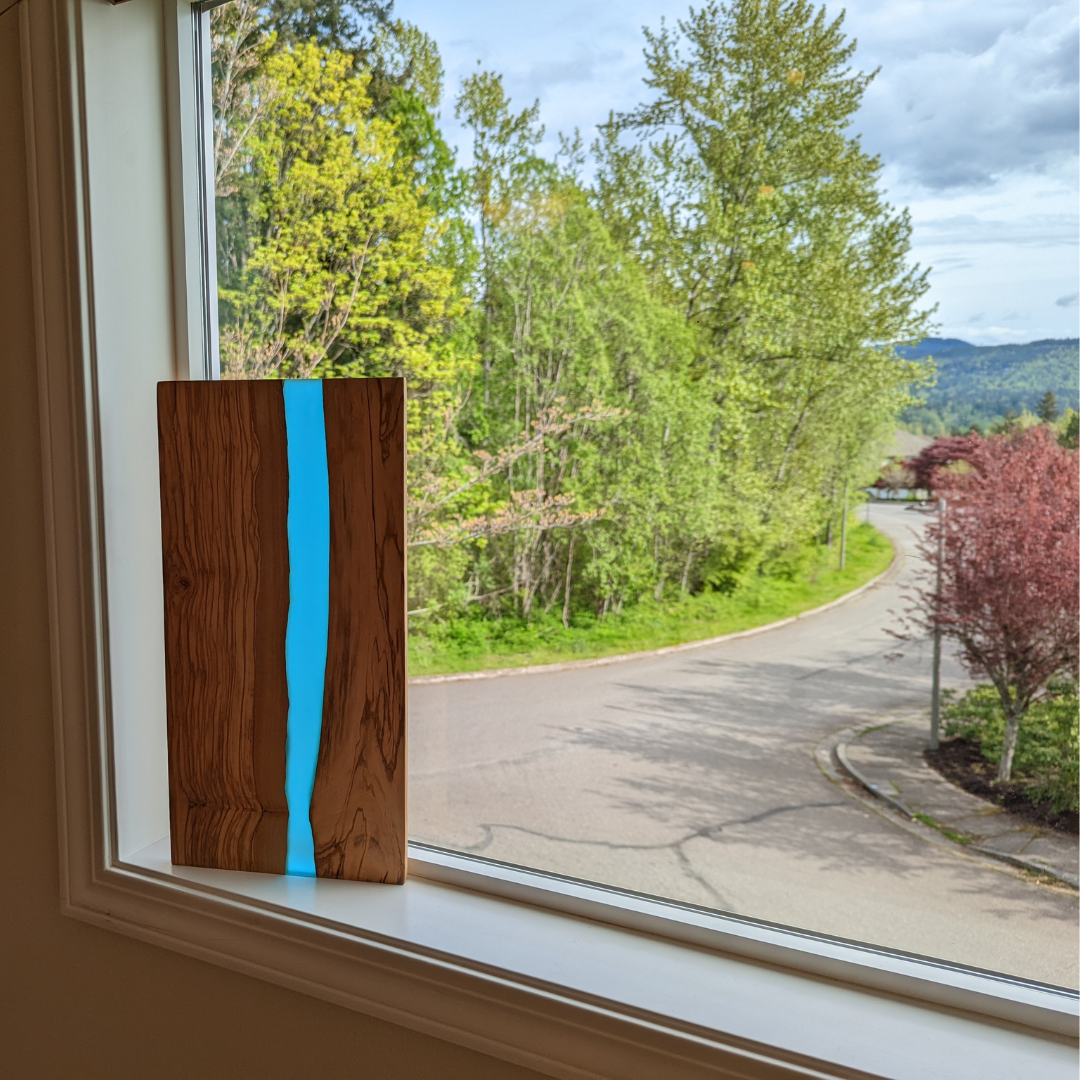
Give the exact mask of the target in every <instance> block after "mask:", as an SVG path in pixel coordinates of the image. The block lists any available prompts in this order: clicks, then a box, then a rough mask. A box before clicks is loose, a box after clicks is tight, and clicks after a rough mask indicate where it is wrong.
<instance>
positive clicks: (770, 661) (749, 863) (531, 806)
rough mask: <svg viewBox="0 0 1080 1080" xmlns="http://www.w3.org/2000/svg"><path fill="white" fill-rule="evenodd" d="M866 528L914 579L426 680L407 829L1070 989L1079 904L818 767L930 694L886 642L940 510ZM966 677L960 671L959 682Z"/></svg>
mask: <svg viewBox="0 0 1080 1080" xmlns="http://www.w3.org/2000/svg"><path fill="white" fill-rule="evenodd" d="M871 520H872V521H873V523H874V524H876V525H877V526H878V527H879V528H880V529H882V531H884V532H886V533H887V534H888V535H889V536H890V537H891V538H892V540H893V542H894V543H895V544H896V545H897V547H898V549H899V550H900V551H901V552H903V554H904V558H903V561H902V564H901V566H900V568H899V571H898V572H896V573H894V574H893V575H892V576H891V578H890V579H888V580H886V581H884V582H882V583H880V584H879V585H877V586H875V587H874V588H872V589H870V590H868V591H867V592H865V593H863V594H862V595H860V596H858V597H856V598H854V599H853V600H851V601H849V602H847V603H844V604H841V605H839V606H838V607H836V608H833V609H831V610H829V611H826V612H823V613H821V614H820V615H814V616H811V617H809V618H807V619H805V620H800V621H799V622H797V623H794V624H791V625H788V626H784V627H780V628H778V629H776V630H772V631H768V632H766V633H763V634H760V635H757V636H754V637H749V638H743V639H741V640H736V641H731V642H728V643H726V644H722V645H713V646H708V647H703V648H700V649H695V650H691V651H687V652H682V653H675V654H670V655H667V656H662V657H646V658H642V659H635V660H631V661H624V662H621V663H616V664H611V665H607V666H601V667H592V668H578V669H576V670H569V671H558V672H550V673H544V674H533V675H525V676H501V677H495V678H488V679H477V680H470V681H459V682H446V683H435V684H419V685H413V686H412V687H411V688H410V703H409V713H410V716H409V724H410V754H411V764H410V771H409V783H410V794H409V814H410V822H409V824H410V829H409V832H410V836H411V837H412V838H413V839H415V840H420V841H424V842H428V843H432V844H437V845H439V846H442V847H449V848H454V849H456V850H460V851H467V852H472V853H475V854H482V855H485V856H488V857H490V858H493V859H500V860H503V861H506V862H512V863H518V864H521V865H526V866H532V867H537V868H539V869H542V870H548V871H552V872H554V873H560V874H567V875H570V876H573V877H579V878H587V879H590V880H593V881H599V882H604V883H606V884H612V885H616V886H621V887H624V888H629V889H634V890H637V891H640V892H647V893H653V894H656V895H659V896H666V897H672V898H674V899H678V900H684V901H688V902H691V903H695V904H702V905H706V906H708V907H715V908H721V909H723V910H726V911H734V912H739V913H741V914H744V915H750V916H753V917H755V918H760V919H767V920H770V921H773V922H779V923H785V924H789V925H794V926H800V927H804V928H807V929H810V930H816V931H820V932H824V933H828V934H834V935H837V936H840V937H844V938H852V939H857V940H862V941H868V942H873V943H875V944H880V945H886V946H889V947H892V948H898V949H904V950H907V951H910V952H915V953H921V954H925V955H930V956H939V957H943V958H945V959H949V960H954V961H958V962H961V963H965V964H972V965H974V966H977V967H982V968H990V969H994V970H998V971H1005V972H1009V973H1011V974H1016V975H1021V976H1024V977H1027V978H1033V979H1039V980H1041V981H1045V982H1051V983H1055V984H1057V985H1065V986H1073V987H1075V986H1076V985H1077V968H1078V955H1077V954H1078V946H1077V899H1076V896H1075V894H1071V893H1068V892H1066V891H1064V890H1055V889H1048V888H1045V887H1042V886H1038V885H1033V884H1030V883H1028V882H1026V881H1024V880H1021V879H1020V878H1018V877H1017V876H1015V875H1013V874H1012V873H1009V872H1004V871H999V870H996V869H993V868H989V867H984V866H981V865H978V864H975V863H973V862H971V861H968V860H966V859H964V858H960V857H957V856H955V855H953V854H952V853H950V852H949V851H943V850H941V849H939V848H938V847H935V846H933V845H930V844H927V843H925V842H924V841H922V840H920V839H919V838H918V837H917V836H913V835H910V834H909V833H907V832H905V831H904V830H901V829H898V828H897V827H895V826H894V825H892V824H890V823H889V822H888V821H887V820H885V819H883V818H881V817H879V816H878V815H876V814H873V813H867V812H866V811H865V809H864V808H863V806H862V805H861V804H859V803H857V802H855V801H854V800H853V799H851V798H850V797H849V796H848V795H847V794H845V792H844V791H842V790H841V789H840V788H838V787H836V786H835V785H834V784H832V783H830V781H829V780H827V779H826V778H825V777H824V776H823V775H822V774H821V772H820V771H819V770H818V768H817V766H816V765H815V763H814V759H813V750H814V747H815V746H816V745H817V743H819V742H820V741H821V740H822V739H824V738H826V737H827V736H829V735H831V734H832V733H833V732H835V731H837V730H839V729H840V728H844V727H847V726H849V725H852V724H860V723H869V722H872V721H873V720H874V719H875V718H876V717H879V716H880V717H886V716H888V715H889V714H895V713H897V712H898V711H905V710H906V711H908V712H911V711H917V710H920V709H925V708H926V707H927V706H928V702H929V690H928V688H929V682H930V680H929V649H928V648H927V647H924V646H922V645H916V646H913V647H904V646H898V643H897V642H896V640H895V639H894V638H891V637H890V636H889V635H888V634H887V633H886V632H885V629H884V628H885V627H886V626H889V625H894V626H895V616H894V615H893V612H895V611H898V610H901V609H902V608H903V606H904V599H903V592H904V587H905V585H907V584H908V583H910V581H911V576H912V572H913V569H914V566H915V564H916V561H917V559H916V556H915V555H914V551H913V546H914V541H915V538H916V534H917V533H918V532H919V531H920V530H921V529H922V527H923V526H924V524H925V518H924V516H923V515H922V514H920V513H918V512H913V511H910V510H906V509H904V508H902V507H894V506H876V507H873V508H872V510H871ZM898 649H900V650H901V651H903V653H904V655H903V656H902V657H901V658H899V659H895V658H892V659H890V654H895V653H896V652H897V651H898ZM965 682H966V680H965V677H964V675H963V672H962V670H961V669H960V667H959V665H958V664H956V663H955V661H953V660H952V659H951V658H948V659H947V660H946V663H945V665H944V672H943V683H944V685H946V686H961V685H964V684H965Z"/></svg>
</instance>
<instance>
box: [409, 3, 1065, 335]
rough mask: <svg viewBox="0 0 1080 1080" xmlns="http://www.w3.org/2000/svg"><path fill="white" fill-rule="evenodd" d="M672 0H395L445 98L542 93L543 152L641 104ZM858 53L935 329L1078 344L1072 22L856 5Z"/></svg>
mask: <svg viewBox="0 0 1080 1080" xmlns="http://www.w3.org/2000/svg"><path fill="white" fill-rule="evenodd" d="M687 6H688V5H686V4H683V3H672V2H665V0H578V2H576V3H575V2H572V0H545V2H543V3H532V2H530V3H525V2H523V0H502V2H496V0H469V2H467V3H465V2H460V0H459V2H457V3H448V2H447V0H396V3H395V9H394V10H395V14H396V15H397V16H398V17H400V18H403V19H406V20H408V21H409V22H413V23H415V24H416V25H417V26H419V27H420V28H421V29H423V30H425V31H426V32H427V33H428V34H430V35H431V36H432V37H433V38H434V39H435V40H436V41H437V42H438V45H439V48H440V51H441V53H442V57H443V62H444V64H445V67H446V76H447V78H446V89H447V101H446V102H445V103H444V106H443V128H444V131H445V132H446V134H447V136H448V138H450V140H451V142H455V143H456V142H458V140H459V139H460V129H459V128H458V126H457V124H456V122H455V121H454V118H453V106H452V99H453V95H454V94H455V93H456V88H457V86H458V84H459V82H460V79H461V77H462V76H463V75H466V74H468V73H469V72H470V71H474V70H475V69H476V63H477V61H478V60H479V61H480V62H481V65H482V66H483V67H485V68H488V69H490V70H493V71H498V72H501V73H502V74H503V76H504V78H505V84H506V88H507V91H508V92H509V93H510V94H511V96H512V97H513V99H514V101H515V103H517V104H518V105H519V106H522V107H523V106H524V105H526V104H529V103H531V102H532V101H533V100H534V99H537V98H538V99H539V100H540V109H541V118H542V120H543V122H544V124H545V125H546V126H547V130H548V147H549V149H554V148H555V146H556V145H557V140H556V133H557V132H559V131H564V132H570V131H572V130H573V129H574V128H575V127H576V128H580V129H581V131H582V134H583V135H584V136H585V137H586V141H589V139H590V137H591V134H592V131H593V129H594V128H595V125H596V124H597V123H599V122H601V121H603V120H604V119H606V117H607V114H608V111H609V110H610V109H616V110H618V109H627V108H630V107H632V106H633V105H634V104H635V103H636V102H637V101H638V100H639V99H640V97H641V95H642V94H643V92H644V90H645V88H644V87H643V86H642V84H641V78H642V75H643V73H644V63H643V61H642V56H641V47H642V43H643V39H642V35H641V27H642V26H643V25H644V26H650V27H656V26H658V25H659V22H660V19H661V18H662V17H666V18H667V19H668V21H669V22H672V21H674V20H676V19H677V18H679V17H680V16H681V15H683V14H684V13H685V12H686V10H687ZM827 7H828V8H829V12H830V14H839V13H840V11H841V10H843V8H844V7H846V10H847V15H846V19H845V24H844V25H845V28H846V30H847V32H848V34H849V35H851V36H853V37H855V38H856V39H857V40H858V42H859V49H858V52H857V53H856V63H857V64H858V65H859V66H860V67H862V68H863V69H873V68H875V67H878V66H880V67H881V69H882V71H881V74H880V75H879V76H878V78H877V81H876V82H875V83H874V84H873V85H872V87H871V89H870V91H869V92H868V94H867V96H866V99H865V102H864V106H863V109H862V111H861V112H860V114H859V116H858V118H857V120H856V125H855V126H856V130H857V131H858V132H859V133H861V135H862V136H863V141H864V144H865V145H866V146H867V147H868V148H869V149H871V150H873V151H875V152H877V153H880V154H881V156H882V159H883V161H884V162H885V165H886V169H885V177H884V182H885V186H886V189H887V191H888V195H889V198H890V199H891V201H893V202H894V203H895V204H897V205H899V206H907V207H909V208H910V210H911V213H912V218H913V221H914V224H915V236H914V249H913V252H912V257H913V259H914V260H916V261H918V262H920V263H922V264H923V265H924V266H927V265H928V266H932V267H933V272H932V274H931V283H932V284H931V292H930V299H931V302H936V303H937V304H938V305H939V310H938V315H937V318H938V320H939V322H940V324H941V328H940V333H941V334H942V335H944V336H947V337H960V338H964V339H966V340H968V341H973V342H976V343H978V344H985V345H990V344H998V343H1001V342H1006V341H1031V340H1035V339H1038V338H1044V337H1075V336H1077V328H1078V315H1080V308H1078V306H1077V304H1078V292H1080V287H1078V282H1077V277H1078V274H1077V256H1078V244H1077V234H1078V228H1080V216H1078V213H1077V196H1078V182H1077V165H1078V157H1077V126H1078V107H1077V91H1078V75H1077V67H1078V48H1080V46H1078V16H1077V11H1076V5H1075V3H1072V2H1071V0H1070V2H1067V3H1050V2H1045V0H891V2H889V3H882V2H880V0H853V2H849V3H848V4H846V5H840V4H835V5H834V4H828V5H827Z"/></svg>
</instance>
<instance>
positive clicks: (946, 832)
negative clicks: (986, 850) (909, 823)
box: [914, 814, 971, 844]
mask: <svg viewBox="0 0 1080 1080" xmlns="http://www.w3.org/2000/svg"><path fill="white" fill-rule="evenodd" d="M914 816H915V819H916V821H921V822H922V823H923V824H924V825H929V826H930V828H931V829H937V831H938V832H939V833H941V834H942V836H947V837H948V838H949V839H950V840H951V841H952V842H953V843H954V844H970V843H971V837H970V836H966V835H965V834H964V833H958V832H953V831H952V829H946V828H945V826H944V825H942V824H941V823H940V822H938V821H935V820H934V819H933V818H932V817H931V816H930V815H929V814H915V815H914Z"/></svg>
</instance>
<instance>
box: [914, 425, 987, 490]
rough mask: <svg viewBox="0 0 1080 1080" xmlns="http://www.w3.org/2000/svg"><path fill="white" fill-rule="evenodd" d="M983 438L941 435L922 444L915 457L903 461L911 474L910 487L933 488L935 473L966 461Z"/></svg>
mask: <svg viewBox="0 0 1080 1080" xmlns="http://www.w3.org/2000/svg"><path fill="white" fill-rule="evenodd" d="M982 442H983V440H982V439H981V438H980V437H979V436H978V435H943V436H941V438H938V439H935V440H934V441H933V442H932V443H930V444H929V445H928V446H924V447H923V448H922V451H921V452H920V453H919V455H918V456H917V457H913V458H912V459H911V460H910V461H906V462H905V463H904V467H905V468H906V469H908V470H909V471H910V472H911V473H912V475H913V480H912V484H911V486H912V487H915V488H923V489H924V490H926V491H933V490H934V477H935V474H936V473H937V472H938V471H939V470H940V469H941V468H942V467H943V466H946V465H953V464H955V463H956V462H958V461H967V460H968V458H970V457H971V455H972V454H973V453H974V452H975V449H976V447H978V446H979V445H980V444H981V443H982Z"/></svg>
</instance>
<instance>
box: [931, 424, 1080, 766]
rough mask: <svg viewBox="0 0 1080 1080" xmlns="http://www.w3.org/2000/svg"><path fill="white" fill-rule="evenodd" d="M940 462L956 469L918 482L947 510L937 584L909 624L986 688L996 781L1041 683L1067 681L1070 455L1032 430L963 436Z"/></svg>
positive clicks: (1075, 589)
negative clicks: (937, 638)
mask: <svg viewBox="0 0 1080 1080" xmlns="http://www.w3.org/2000/svg"><path fill="white" fill-rule="evenodd" d="M954 441H955V440H954ZM957 449H961V450H962V452H963V455H964V456H963V458H962V459H959V458H958V457H957V455H956V451H957ZM941 457H942V459H943V460H947V461H950V462H956V461H958V460H961V461H962V465H963V467H962V468H958V467H956V465H955V464H953V465H951V466H950V465H947V464H946V465H941V466H939V467H937V468H936V469H935V470H934V471H933V472H932V475H931V477H930V486H931V487H932V488H933V489H934V491H935V492H936V493H937V494H938V495H939V496H941V497H943V498H945V499H946V502H947V507H948V510H947V514H946V517H945V525H944V536H943V540H944V558H943V562H942V589H941V593H940V596H937V595H935V594H934V592H933V590H932V589H930V588H929V587H927V588H925V589H923V590H922V591H921V592H920V600H921V604H922V614H921V616H920V617H919V620H920V623H921V625H923V626H924V627H925V628H927V629H934V628H935V627H937V628H939V629H940V631H941V633H942V634H943V635H944V636H945V637H946V638H950V639H952V640H953V641H955V642H956V643H957V645H958V646H959V648H960V656H961V659H962V660H963V662H964V664H965V665H966V666H967V668H968V669H969V671H971V673H972V674H973V675H977V676H985V677H986V678H988V679H989V680H990V681H991V682H992V683H993V685H994V688H995V689H996V691H997V693H998V697H999V699H1000V701H1001V706H1002V709H1003V710H1004V713H1005V733H1004V742H1003V746H1002V750H1001V757H1000V765H999V773H998V775H999V778H1000V779H1002V780H1007V779H1009V776H1010V774H1011V770H1012V763H1013V755H1014V752H1015V749H1016V739H1017V732H1018V730H1019V727H1020V724H1021V721H1022V720H1023V717H1024V715H1025V714H1026V712H1027V711H1028V709H1029V708H1030V707H1031V705H1032V703H1033V702H1034V701H1036V700H1038V698H1039V697H1040V695H1041V694H1043V692H1044V691H1045V688H1046V686H1047V683H1048V682H1049V681H1050V680H1051V679H1054V678H1055V677H1058V676H1067V677H1071V678H1072V679H1073V680H1074V681H1075V679H1076V676H1077V664H1078V655H1077V654H1078V645H1080V630H1078V619H1080V599H1078V597H1080V548H1078V537H1077V529H1078V527H1080V480H1078V474H1077V467H1076V465H1077V462H1076V454H1075V452H1073V451H1069V450H1065V449H1064V448H1062V447H1061V446H1060V445H1059V444H1058V442H1057V439H1056V438H1055V434H1054V432H1053V431H1052V430H1050V429H1049V428H1048V427H1047V426H1043V425H1040V426H1037V427H1033V428H1029V429H1027V430H1026V431H1020V432H1016V433H1014V434H1012V435H1011V436H1010V435H998V436H994V437H992V438H989V439H981V438H979V437H977V436H971V437H969V438H968V440H967V443H966V445H965V446H964V447H963V448H957V447H953V448H951V450H950V452H949V453H948V454H944V453H943V454H942V455H941ZM939 529H940V526H939V525H936V524H935V525H932V526H931V527H930V529H929V530H928V536H927V539H926V540H925V541H924V543H923V545H922V555H923V557H924V558H925V559H926V560H927V564H928V565H929V566H935V565H936V563H937V540H938V533H939Z"/></svg>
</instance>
